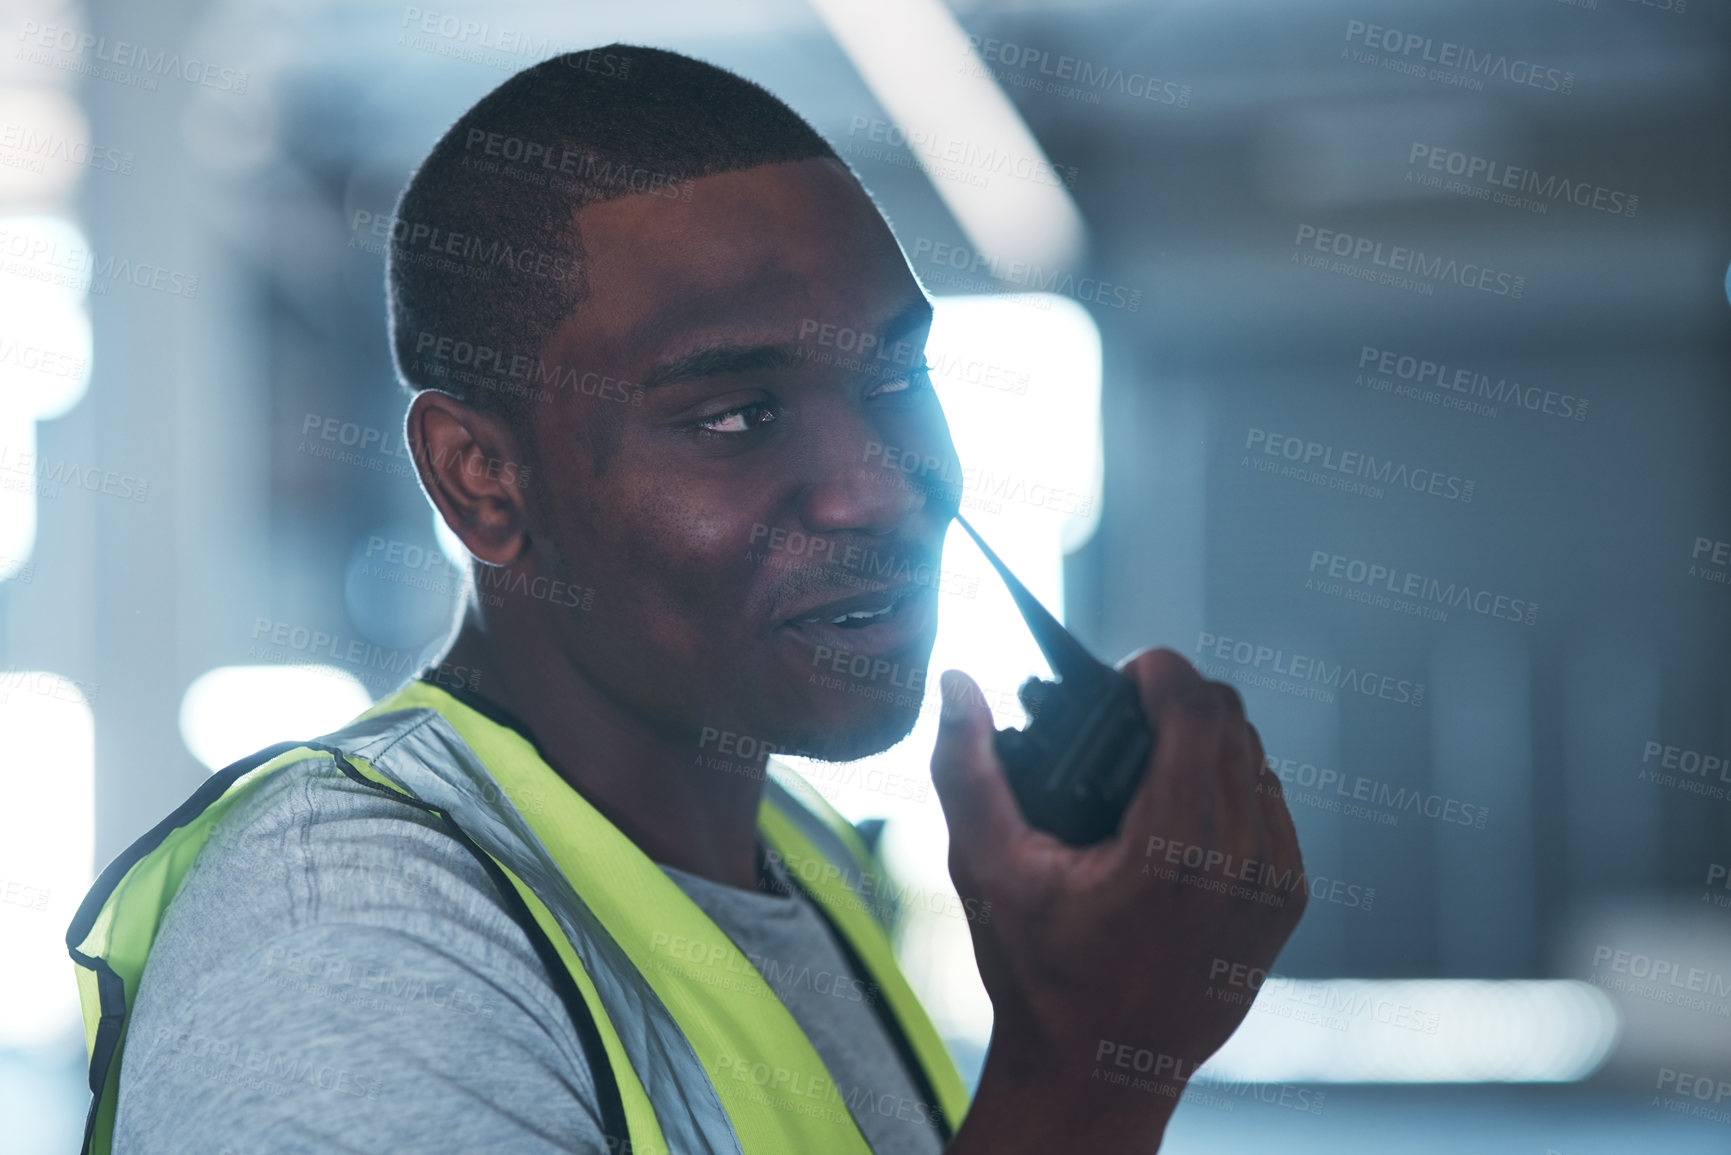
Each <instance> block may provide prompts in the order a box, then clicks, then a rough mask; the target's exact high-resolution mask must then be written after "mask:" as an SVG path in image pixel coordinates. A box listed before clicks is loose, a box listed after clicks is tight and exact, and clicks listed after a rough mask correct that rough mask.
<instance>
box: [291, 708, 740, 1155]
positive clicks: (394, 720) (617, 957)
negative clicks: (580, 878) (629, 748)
mask: <svg viewBox="0 0 1731 1155" xmlns="http://www.w3.org/2000/svg"><path fill="white" fill-rule="evenodd" d="M325 742H326V743H328V744H329V745H332V746H335V747H337V748H338V749H339V750H342V751H343V752H344V753H345V754H348V755H350V756H351V757H354V758H359V759H363V760H365V761H366V763H367V764H368V765H369V766H371V767H372V768H373V769H374V770H376V771H378V772H379V773H380V774H382V775H384V776H385V777H386V778H388V779H390V780H391V781H392V782H393V783H395V784H396V786H397V787H398V788H399V789H401V790H402V791H404V792H405V793H407V794H410V795H412V796H413V797H415V798H417V799H419V800H420V801H422V802H425V803H426V804H427V805H429V806H432V807H435V808H436V809H439V810H442V811H444V812H445V813H446V814H449V815H450V816H451V818H452V819H453V820H455V821H456V823H457V825H458V826H461V827H462V828H463V831H464V833H466V834H468V836H469V837H470V838H472V839H474V840H475V843H476V845H478V846H479V847H480V848H481V849H482V850H485V851H486V852H487V853H488V854H490V855H492V856H493V857H494V858H495V859H497V860H498V862H499V864H500V865H501V866H504V867H505V868H506V869H507V870H509V871H510V872H511V873H512V874H514V875H516V876H517V877H518V878H519V879H521V880H522V881H523V882H524V883H525V884H526V885H527V886H528V887H529V889H530V890H532V891H533V892H534V893H535V895H536V896H537V897H538V898H540V899H541V901H542V902H544V903H545V904H546V906H547V909H548V910H550V911H551V912H552V914H553V917H554V918H556V919H557V920H558V921H559V929H560V930H562V931H564V932H565V937H566V938H567V939H568V940H569V941H570V943H571V946H572V948H573V949H574V950H575V951H576V952H577V957H578V958H579V959H581V960H582V962H583V968H584V970H585V971H587V972H588V974H589V977H590V979H591V980H592V981H593V982H594V984H595V989H596V993H597V994H598V995H599V996H600V998H601V1003H602V1005H603V1006H604V1007H605V1008H606V1011H607V1018H608V1019H609V1020H610V1021H611V1022H612V1024H613V1028H614V1030H615V1031H616V1032H618V1036H619V1041H620V1042H621V1043H622V1044H623V1045H624V1048H625V1053H626V1055H627V1056H628V1057H629V1058H630V1061H631V1068H632V1070H633V1071H635V1072H636V1073H637V1078H638V1081H639V1082H640V1083H641V1084H642V1086H643V1090H644V1093H645V1094H647V1095H648V1096H649V1101H650V1103H651V1104H653V1106H654V1108H655V1117H656V1120H657V1121H658V1122H659V1123H660V1125H661V1133H662V1136H663V1137H664V1138H665V1140H666V1142H667V1143H668V1146H669V1149H670V1150H672V1151H677V1152H680V1153H681V1155H683V1153H684V1152H686V1151H690V1152H693V1153H702V1155H742V1153H741V1152H740V1147H739V1140H738V1138H737V1137H736V1136H735V1135H734V1133H733V1127H732V1125H731V1124H730V1123H729V1122H728V1118H727V1112H726V1111H725V1110H723V1109H722V1106H721V1101H720V1100H719V1099H717V1098H716V1094H715V1087H714V1086H713V1084H711V1083H710V1081H709V1074H708V1072H707V1071H705V1070H704V1069H703V1065H702V1064H701V1063H700V1062H699V1061H698V1059H697V1056H696V1055H695V1054H694V1053H693V1052H692V1050H691V1044H690V1043H688V1042H686V1039H685V1034H684V1032H682V1031H681V1030H680V1029H679V1025H678V1024H677V1023H675V1022H674V1021H673V1016H672V1015H671V1014H669V1013H668V1011H667V1007H666V1006H665V1005H663V1004H662V1002H661V999H660V998H659V997H657V996H656V994H655V992H654V991H653V990H651V989H650V987H649V984H648V983H646V982H645V981H644V978H643V975H642V974H641V973H639V972H638V970H637V968H636V967H634V966H632V965H631V962H630V961H629V960H628V959H627V958H626V957H625V955H624V953H623V952H622V951H621V950H620V949H619V944H618V943H616V942H614V941H613V936H612V935H610V934H608V933H607V929H606V928H605V927H603V926H602V925H601V923H600V921H599V920H597V919H596V917H595V915H594V914H593V913H592V912H591V911H590V909H589V906H588V904H587V903H585V902H584V901H583V900H582V899H581V898H579V897H578V895H577V892H576V891H575V890H573V889H572V887H571V884H570V882H569V881H567V880H566V878H565V876H564V875H563V874H562V873H561V872H560V870H559V867H558V866H557V865H556V864H555V863H554V862H553V860H552V858H551V857H549V856H548V854H547V851H546V849H545V848H544V847H543V846H542V845H541V842H540V840H539V839H538V838H537V837H536V836H535V832H534V831H533V830H531V829H530V828H529V824H528V823H527V822H526V821H525V820H524V818H523V816H522V814H521V813H519V811H518V810H517V808H516V806H514V805H513V804H512V802H511V800H510V798H508V797H507V796H506V795H505V793H504V792H503V791H502V790H500V789H499V786H498V783H497V782H495V781H494V779H493V776H492V775H491V774H489V773H488V772H487V768H486V767H485V766H483V765H482V764H481V762H480V760H479V759H478V758H477V757H476V756H475V754H474V752H473V751H472V750H470V749H469V746H468V743H466V742H464V741H463V739H462V738H461V737H460V736H458V734H457V732H456V731H455V730H454V729H452V728H451V724H450V723H449V722H447V721H446V720H445V719H444V718H443V717H442V716H441V715H440V714H439V712H438V711H436V710H433V709H428V708H422V709H418V710H406V711H401V712H392V713H388V714H382V715H376V716H374V717H371V718H368V719H366V720H364V721H362V722H359V723H356V724H355V725H354V726H351V727H349V728H348V729H346V730H340V731H338V732H337V733H335V734H332V735H330V736H329V737H327V738H326V739H325ZM435 768H436V769H435Z"/></svg>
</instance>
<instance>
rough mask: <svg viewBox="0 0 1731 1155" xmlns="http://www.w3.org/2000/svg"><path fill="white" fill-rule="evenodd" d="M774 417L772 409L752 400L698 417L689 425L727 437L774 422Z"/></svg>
mask: <svg viewBox="0 0 1731 1155" xmlns="http://www.w3.org/2000/svg"><path fill="white" fill-rule="evenodd" d="M775 419H776V417H775V410H774V409H772V408H770V407H769V406H768V405H765V404H763V403H762V402H758V401H753V402H752V403H751V404H749V405H736V406H734V407H733V408H732V409H726V410H723V411H722V412H720V413H716V414H714V415H713V416H709V417H700V418H698V419H697V420H696V421H694V422H692V423H691V427H692V428H693V429H695V430H697V431H698V432H700V433H705V434H711V435H714V436H718V437H728V436H737V435H738V434H741V433H750V432H751V431H752V430H753V429H758V428H761V427H762V426H765V425H768V424H770V423H772V422H774V421H775Z"/></svg>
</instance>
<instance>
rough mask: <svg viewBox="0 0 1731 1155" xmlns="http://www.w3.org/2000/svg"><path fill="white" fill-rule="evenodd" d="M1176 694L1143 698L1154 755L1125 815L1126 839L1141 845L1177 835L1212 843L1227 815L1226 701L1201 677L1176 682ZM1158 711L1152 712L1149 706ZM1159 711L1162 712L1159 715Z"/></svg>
mask: <svg viewBox="0 0 1731 1155" xmlns="http://www.w3.org/2000/svg"><path fill="white" fill-rule="evenodd" d="M1175 681H1176V684H1177V685H1179V686H1180V687H1181V690H1180V691H1179V693H1178V694H1177V695H1176V696H1166V697H1162V698H1154V699H1153V701H1152V702H1150V701H1149V700H1148V699H1149V696H1148V695H1147V694H1146V691H1145V697H1144V706H1143V709H1144V711H1146V712H1147V713H1148V720H1149V722H1150V723H1151V724H1152V725H1153V727H1154V755H1153V760H1152V762H1151V763H1150V764H1149V766H1148V771H1147V773H1146V775H1145V776H1144V777H1143V780H1142V784H1141V786H1139V787H1138V788H1137V791H1136V794H1135V796H1134V797H1133V798H1132V799H1131V800H1130V806H1129V808H1128V809H1127V810H1126V812H1125V814H1124V823H1123V826H1122V828H1121V830H1122V834H1123V836H1124V837H1125V838H1126V839H1128V840H1130V841H1131V842H1132V844H1133V845H1139V844H1140V843H1141V842H1142V841H1143V840H1144V839H1145V838H1146V836H1148V835H1150V834H1160V835H1163V836H1168V837H1170V836H1173V835H1174V834H1175V833H1176V832H1177V830H1180V829H1184V830H1189V831H1190V838H1187V839H1186V841H1190V840H1192V839H1203V840H1207V841H1210V842H1212V841H1213V840H1214V837H1215V834H1214V832H1215V831H1216V830H1217V829H1218V824H1219V822H1220V820H1221V819H1222V818H1223V817H1224V814H1223V813H1222V806H1221V798H1220V793H1221V792H1220V788H1219V782H1218V779H1219V776H1220V775H1219V771H1218V763H1219V759H1220V747H1221V741H1222V739H1223V737H1224V731H1225V727H1226V724H1227V713H1226V707H1225V704H1224V702H1223V701H1222V700H1221V698H1220V697H1219V696H1217V695H1216V694H1214V693H1212V692H1211V691H1209V690H1208V688H1207V685H1206V683H1204V682H1202V680H1201V679H1197V680H1196V682H1195V683H1194V684H1193V685H1191V684H1186V682H1185V681H1184V680H1175ZM1150 705H1152V706H1153V707H1155V709H1154V710H1150V709H1149V706H1150ZM1155 710H1157V711H1158V712H1155Z"/></svg>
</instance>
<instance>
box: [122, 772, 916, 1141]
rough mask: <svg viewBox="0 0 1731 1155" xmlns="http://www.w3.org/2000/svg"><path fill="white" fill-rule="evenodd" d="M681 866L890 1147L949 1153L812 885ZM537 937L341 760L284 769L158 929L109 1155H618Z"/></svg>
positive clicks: (469, 867) (248, 804)
mask: <svg viewBox="0 0 1731 1155" xmlns="http://www.w3.org/2000/svg"><path fill="white" fill-rule="evenodd" d="M666 869H667V873H668V875H669V876H670V877H671V878H672V879H673V880H674V882H676V883H677V884H678V885H679V886H680V888H681V889H683V890H684V891H685V892H686V894H688V895H689V896H690V897H691V899H692V900H693V901H694V902H696V903H697V905H698V906H699V907H701V908H702V909H703V910H704V912H705V913H706V914H708V915H709V917H710V918H711V919H712V920H714V921H715V923H716V924H717V925H718V926H719V927H720V928H721V930H722V931H723V932H725V933H726V934H727V936H728V937H729V938H730V939H732V940H733V943H734V944H735V945H736V946H737V947H738V949H739V950H740V952H741V953H743V954H744V955H745V956H746V957H747V958H749V959H750V960H751V961H752V963H753V965H755V966H756V968H757V969H758V970H759V971H760V972H761V973H762V974H763V975H764V976H765V978H766V979H767V980H768V981H769V983H770V985H771V987H772V988H773V989H774V990H775V992H776V994H777V995H778V996H779V997H780V998H781V999H782V1001H783V1003H784V1004H785V1005H786V1007H787V1009H788V1011H789V1012H790V1013H791V1014H792V1015H793V1017H794V1020H795V1021H796V1022H798V1023H799V1025H800V1027H801V1028H802V1029H803V1030H804V1031H805V1033H806V1035H807V1037H808V1038H810V1040H811V1042H812V1045H813V1047H814V1048H815V1049H816V1051H817V1053H818V1056H819V1057H820V1058H821V1059H822V1060H823V1062H824V1065H825V1066H826V1067H827V1068H828V1069H829V1072H830V1074H831V1076H832V1077H833V1079H834V1082H835V1085H836V1089H837V1091H838V1093H839V1094H840V1095H841V1096H842V1098H843V1099H844V1100H845V1101H846V1104H847V1107H848V1109H849V1110H851V1111H852V1113H853V1116H854V1118H855V1120H856V1121H857V1122H858V1124H859V1126H860V1129H861V1130H862V1132H863V1133H864V1134H865V1137H866V1140H867V1141H868V1142H869V1143H870V1144H871V1146H872V1149H873V1150H874V1151H875V1152H878V1153H879V1155H890V1153H892V1152H893V1153H907V1155H931V1153H934V1152H937V1151H939V1150H941V1144H940V1143H939V1141H938V1138H937V1135H936V1133H935V1132H934V1131H933V1130H932V1129H931V1127H930V1126H929V1125H928V1124H926V1123H925V1122H923V1120H924V1119H926V1118H927V1117H929V1116H931V1115H933V1114H935V1112H936V1108H935V1107H932V1106H931V1105H929V1104H926V1103H923V1102H921V1101H920V1093H919V1091H918V1090H917V1084H916V1083H915V1082H914V1080H913V1078H912V1077H911V1076H910V1074H909V1072H908V1070H907V1068H906V1066H905V1065H904V1064H903V1063H902V1061H901V1059H900V1057H899V1056H898V1054H897V1053H896V1050H895V1048H894V1047H893V1045H892V1044H891V1043H890V1041H889V1039H888V1037H887V1036H886V1034H885V1032H884V1030H883V1027H882V1025H881V1024H880V1023H879V1021H878V1019H877V1016H876V1013H875V1012H874V1010H873V1009H872V1004H873V1002H874V1001H875V1000H876V999H877V998H879V997H880V996H879V993H878V992H877V990H876V988H875V986H874V985H873V984H871V983H870V981H869V980H867V979H864V978H863V977H862V976H860V975H857V974H856V973H855V972H854V971H853V970H852V969H851V967H850V966H849V963H848V961H847V959H846V956H845V955H844V954H843V953H842V951H841V949H840V948H839V947H838V946H837V944H836V942H835V939H834V937H833V935H832V933H831V932H830V930H829V927H828V926H827V925H826V924H825V922H824V921H823V919H822V918H821V917H820V916H819V915H818V914H817V913H816V912H815V911H814V910H813V909H812V907H811V906H810V904H809V902H808V901H807V900H806V899H805V898H803V897H802V896H797V895H796V894H778V893H772V892H769V891H762V892H757V891H743V890H739V889H737V888H734V887H728V886H722V885H719V884H716V883H713V882H709V881H707V880H704V879H700V878H697V877H695V876H692V875H689V874H685V873H684V872H682V871H677V870H673V869H671V868H666ZM596 1103H597V1097H596V1091H595V1084H594V1080H593V1078H592V1076H591V1073H590V1070H589V1064H588V1060H587V1058H586V1056H585V1053H584V1050H583V1046H582V1044H581V1043H580V1042H579V1039H578V1036H577V1032H576V1030H575V1029H574V1028H573V1026H572V1024H571V1020H570V1016H569V1014H568V1012H567V1010H566V1008H565V1004H564V1002H563V1001H562V1000H561V999H560V997H559V995H558V992H557V990H556V988H555V987H554V985H553V983H552V981H551V979H550V977H549V975H548V972H547V970H546V968H545V967H544V966H543V965H542V963H541V960H540V957H539V956H538V955H537V954H536V952H535V948H534V947H533V946H532V945H531V943H530V941H529V939H528V936H527V935H525V934H524V932H523V930H522V928H521V927H519V926H518V924H517V923H516V922H515V921H514V920H513V919H512V917H511V916H510V914H509V913H508V912H507V910H506V908H505V907H504V905H503V903H502V901H501V899H500V896H499V893H498V891H497V890H496V889H495V888H494V886H493V883H492V882H491V880H490V879H489V878H488V876H487V874H486V872H485V871H484V870H483V869H482V867H481V865H480V864H479V863H477V862H476V861H475V859H474V858H473V857H472V856H471V855H470V853H469V852H468V851H467V850H466V849H465V848H464V847H462V846H461V845H460V844H459V843H458V842H457V841H456V840H455V839H453V838H452V837H451V836H450V835H449V834H447V833H446V832H445V831H444V829H443V828H442V827H441V826H439V824H438V821H437V820H436V819H434V818H432V817H430V816H427V815H424V814H422V813H420V812H418V811H415V810H413V809H411V808H410V807H407V806H404V805H402V804H401V803H398V802H395V801H392V800H391V799H388V798H385V797H382V796H381V795H379V794H377V793H375V792H374V791H372V790H370V789H368V788H367V787H364V786H361V785H359V784H357V783H354V782H351V781H350V780H348V779H347V778H345V777H344V776H343V775H342V773H341V771H340V770H339V769H338V768H337V767H336V765H335V763H334V762H333V761H331V760H330V759H314V760H309V761H307V762H304V763H300V764H297V765H295V766H291V767H287V768H285V769H283V770H280V771H276V772H274V773H273V774H272V775H271V776H270V778H268V779H267V780H266V781H265V782H263V783H261V784H260V785H259V786H258V787H257V788H255V789H254V790H253V791H252V792H251V793H250V794H248V795H247V796H246V797H245V798H244V799H242V800H241V801H240V803H238V804H237V805H236V807H235V809H234V810H233V811H232V812H231V813H230V814H229V815H228V816H226V817H225V818H224V819H223V821H222V822H221V823H220V824H219V825H218V826H217V828H216V830H215V831H214V833H213V835H212V838H211V840H210V842H209V843H208V844H207V845H206V847H205V848H204V850H203V851H202V852H201V853H200V854H199V857H198V859H197V860H196V862H195V863H194V864H193V867H192V869H191V870H190V871H189V872H188V874H187V877H186V879H185V882H184V884H183V886H182V888H181V890H180V892H179V894H178V895H177V896H176V898H175V899H174V901H173V902H172V903H171V904H170V906H169V908H168V910H167V912H166V913H165V915H164V917H163V922H162V926H161V929H160V932H159V934H158V936H157V939H156V943H155V945H154V946H153V947H152V949H151V953H150V958H149V960H148V962H147V963H146V965H145V969H144V974H143V977H142V978H141V979H140V981H139V989H138V994H137V998H136V1000H135V1005H134V1007H133V1011H132V1016H131V1026H130V1028H129V1030H128V1035H127V1041H126V1051H125V1055H124V1060H123V1064H122V1067H121V1075H120V1094H119V1102H118V1108H117V1113H116V1122H115V1142H114V1150H115V1152H116V1155H159V1153H160V1155H197V1153H210V1155H274V1153H277V1152H283V1153H288V1152H333V1151H353V1152H356V1153H357V1155H359V1153H366V1155H373V1153H375V1152H379V1151H414V1152H442V1151H449V1152H463V1153H465V1155H468V1153H480V1152H495V1151H496V1152H524V1153H531V1155H538V1153H546V1152H582V1153H584V1155H589V1153H592V1152H594V1153H599V1152H608V1151H609V1150H610V1149H609V1148H608V1146H607V1144H606V1141H605V1140H604V1139H603V1135H602V1128H601V1121H600V1117H599V1113H598V1109H597V1105H596Z"/></svg>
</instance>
